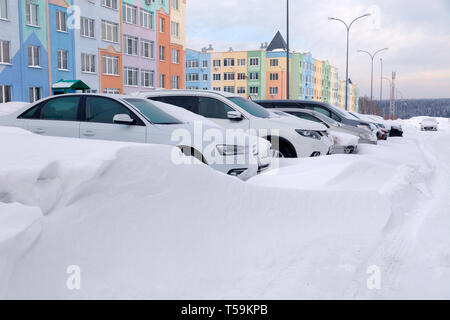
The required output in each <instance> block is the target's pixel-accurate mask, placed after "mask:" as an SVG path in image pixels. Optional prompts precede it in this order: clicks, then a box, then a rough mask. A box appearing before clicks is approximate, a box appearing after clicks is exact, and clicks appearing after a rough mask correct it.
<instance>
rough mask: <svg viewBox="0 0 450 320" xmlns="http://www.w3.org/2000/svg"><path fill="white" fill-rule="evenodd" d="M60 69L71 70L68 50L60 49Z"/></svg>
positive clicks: (58, 52) (58, 53)
mask: <svg viewBox="0 0 450 320" xmlns="http://www.w3.org/2000/svg"><path fill="white" fill-rule="evenodd" d="M57 56H58V70H69V65H68V61H69V59H68V52H67V51H66V50H58V51H57Z"/></svg>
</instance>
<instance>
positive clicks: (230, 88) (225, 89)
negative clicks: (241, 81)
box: [223, 86, 234, 93]
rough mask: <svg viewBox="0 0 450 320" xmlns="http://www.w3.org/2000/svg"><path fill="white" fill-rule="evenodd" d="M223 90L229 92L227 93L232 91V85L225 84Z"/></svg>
mask: <svg viewBox="0 0 450 320" xmlns="http://www.w3.org/2000/svg"><path fill="white" fill-rule="evenodd" d="M223 91H225V92H229V93H234V87H231V86H225V87H223Z"/></svg>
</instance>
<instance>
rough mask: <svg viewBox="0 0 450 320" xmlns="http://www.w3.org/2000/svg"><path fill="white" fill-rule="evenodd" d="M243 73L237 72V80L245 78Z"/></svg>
mask: <svg viewBox="0 0 450 320" xmlns="http://www.w3.org/2000/svg"><path fill="white" fill-rule="evenodd" d="M245 78H246V77H245V73H238V80H245Z"/></svg>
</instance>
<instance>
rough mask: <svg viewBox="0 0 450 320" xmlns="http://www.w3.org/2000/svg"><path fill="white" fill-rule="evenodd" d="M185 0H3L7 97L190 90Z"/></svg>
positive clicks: (1, 61)
mask: <svg viewBox="0 0 450 320" xmlns="http://www.w3.org/2000/svg"><path fill="white" fill-rule="evenodd" d="M185 15H186V0H19V1H16V0H0V49H1V50H0V52H1V53H0V102H6V101H11V100H16V101H35V100H37V99H39V98H41V97H45V96H48V95H51V94H58V93H63V92H72V91H73V90H71V88H64V90H63V89H62V87H61V86H60V85H55V83H57V82H59V81H61V80H81V81H82V82H83V83H84V84H86V85H87V87H88V88H89V89H88V91H90V92H104V93H132V92H135V91H139V90H146V89H149V88H155V87H163V88H184V87H185V55H186V51H185V46H186V31H185V30H186V21H185Z"/></svg>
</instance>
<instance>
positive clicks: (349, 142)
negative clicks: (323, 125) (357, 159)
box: [330, 131, 359, 147]
mask: <svg viewBox="0 0 450 320" xmlns="http://www.w3.org/2000/svg"><path fill="white" fill-rule="evenodd" d="M330 134H331V135H332V136H333V137H336V138H337V143H336V144H337V145H338V146H342V147H347V146H357V145H358V143H359V138H358V137H357V136H354V135H351V134H348V133H344V132H339V131H331V133H330Z"/></svg>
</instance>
